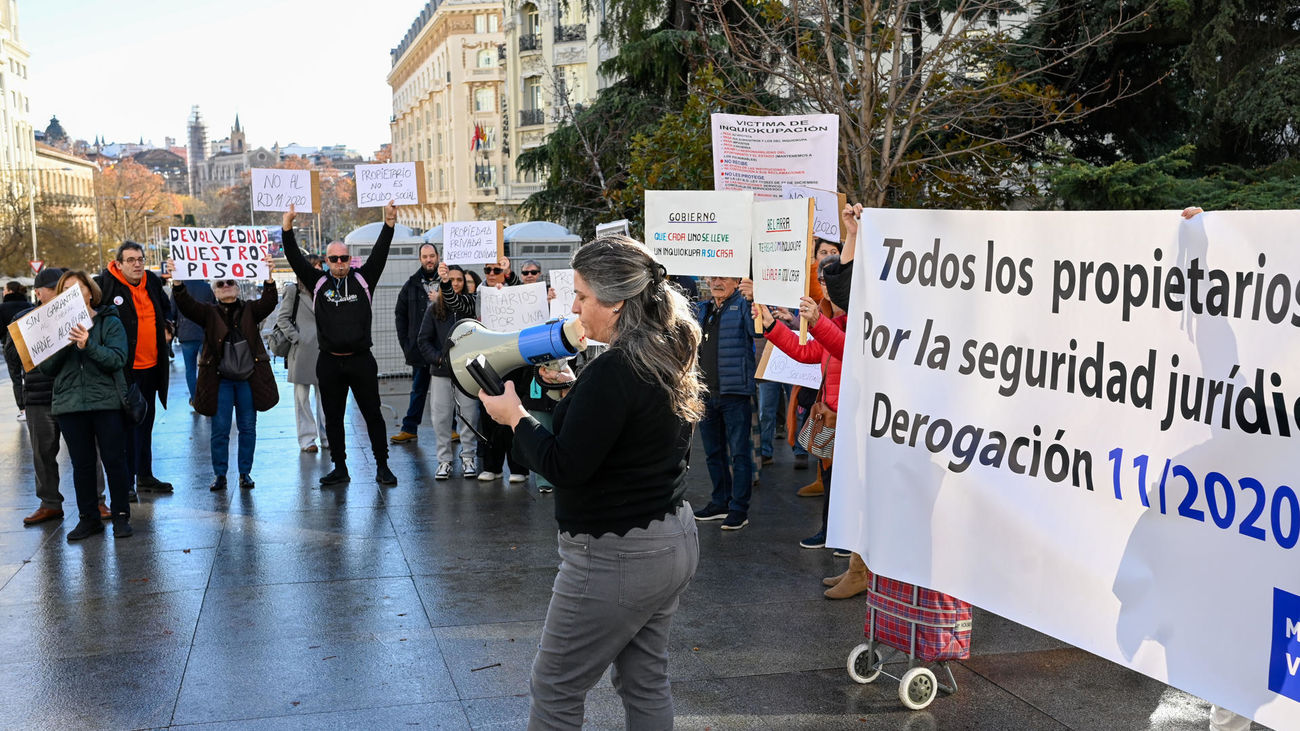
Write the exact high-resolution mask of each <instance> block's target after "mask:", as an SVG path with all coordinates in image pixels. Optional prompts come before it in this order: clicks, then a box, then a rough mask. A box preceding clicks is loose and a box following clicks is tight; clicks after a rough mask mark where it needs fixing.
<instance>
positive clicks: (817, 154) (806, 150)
mask: <svg viewBox="0 0 1300 731" xmlns="http://www.w3.org/2000/svg"><path fill="white" fill-rule="evenodd" d="M711 120H712V126H713V188H714V190H748V191H751V192H753V194H754V197H755V198H758V199H765V198H781V197H782V195H781V185H782V184H783V183H786V184H790V185H797V186H803V187H808V188H820V189H823V190H836V176H837V175H838V171H839V167H838V161H839V144H840V118H839V117H838V116H836V115H834V114H807V115H794V116H785V117H747V116H744V115H740V114H714V115H712V116H711Z"/></svg>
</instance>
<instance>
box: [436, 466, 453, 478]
mask: <svg viewBox="0 0 1300 731" xmlns="http://www.w3.org/2000/svg"><path fill="white" fill-rule="evenodd" d="M448 477H451V463H450V462H439V463H438V471H437V472H434V473H433V479H435V480H445V479H447V478H448Z"/></svg>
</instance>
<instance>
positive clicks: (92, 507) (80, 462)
mask: <svg viewBox="0 0 1300 731" xmlns="http://www.w3.org/2000/svg"><path fill="white" fill-rule="evenodd" d="M56 418H57V419H58V422H59V430H60V431H62V432H63V442H64V443H65V444H67V445H68V456H70V457H71V458H72V486H73V488H74V489H75V490H76V492H77V513H78V514H79V515H80V517H81V519H82V520H83V521H89V520H95V521H98V520H99V488H98V486H97V485H96V483H95V473H96V472H98V471H99V464H100V462H103V464H104V472H105V473H106V474H107V475H108V495H109V497H110V498H111V499H112V501H113V504H112V510H113V515H124V516H128V517H129V516H130V515H131V504H130V503H129V502H127V499H126V493H127V491H128V490H129V489H130V488H131V477H130V474H129V473H128V472H127V466H126V463H127V447H126V442H127V434H129V433H130V431H129V430H128V429H127V426H126V419H124V418H123V417H122V410H121V409H108V410H101V411H77V412H74V413H71V414H60V415H59V416H58V417H56ZM96 453H98V455H99V460H96V459H95V455H96Z"/></svg>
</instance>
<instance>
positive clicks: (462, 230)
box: [442, 221, 499, 265]
mask: <svg viewBox="0 0 1300 731" xmlns="http://www.w3.org/2000/svg"><path fill="white" fill-rule="evenodd" d="M497 230H498V224H497V222H496V221H453V222H450V223H445V224H443V226H442V242H443V243H442V260H443V261H445V262H447V263H448V264H462V265H464V264H495V263H496V262H497V260H498V258H499V252H498V250H497Z"/></svg>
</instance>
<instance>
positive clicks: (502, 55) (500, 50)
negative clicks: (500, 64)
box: [497, 43, 506, 61]
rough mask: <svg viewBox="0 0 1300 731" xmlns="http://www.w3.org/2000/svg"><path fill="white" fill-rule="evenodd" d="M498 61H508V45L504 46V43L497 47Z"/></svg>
mask: <svg viewBox="0 0 1300 731" xmlns="http://www.w3.org/2000/svg"><path fill="white" fill-rule="evenodd" d="M497 60H498V61H505V60H506V44H504V43H502V44H501V45H499V46H497Z"/></svg>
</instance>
